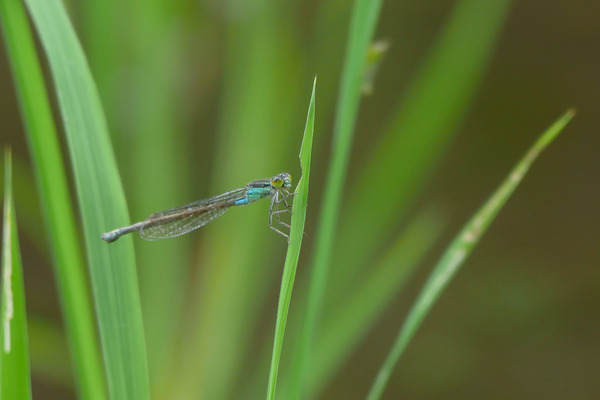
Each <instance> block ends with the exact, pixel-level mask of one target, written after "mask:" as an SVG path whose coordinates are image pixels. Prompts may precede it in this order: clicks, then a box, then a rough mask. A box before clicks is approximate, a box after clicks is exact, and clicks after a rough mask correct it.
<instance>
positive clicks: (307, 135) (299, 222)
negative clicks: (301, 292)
mask: <svg viewBox="0 0 600 400" xmlns="http://www.w3.org/2000/svg"><path fill="white" fill-rule="evenodd" d="M316 86H317V78H316V77H315V80H314V82H313V89H312V94H311V97H310V104H309V106H308V116H307V118H306V126H305V127H304V137H303V139H302V147H301V148H300V166H301V168H302V177H301V178H300V180H299V181H298V186H297V187H296V194H295V195H294V204H293V206H292V223H291V226H292V228H291V230H290V244H289V246H288V251H287V255H286V257H285V264H284V266H283V276H282V278H281V290H280V292H279V305H278V307H277V322H276V324H275V338H274V341H273V355H272V358H271V371H270V373H269V384H268V388H267V400H273V399H275V388H276V385H277V373H278V370H279V360H280V359H281V349H282V347H283V336H284V333H285V325H286V322H287V315H288V311H289V308H290V302H291V299H292V290H293V288H294V280H295V278H296V268H297V267H298V258H299V257H300V246H301V245H302V237H303V236H304V222H305V219H306V206H307V202H308V182H309V177H310V160H311V154H312V143H313V132H314V123H315V89H316Z"/></svg>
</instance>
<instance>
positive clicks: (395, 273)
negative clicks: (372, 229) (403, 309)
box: [306, 207, 446, 398]
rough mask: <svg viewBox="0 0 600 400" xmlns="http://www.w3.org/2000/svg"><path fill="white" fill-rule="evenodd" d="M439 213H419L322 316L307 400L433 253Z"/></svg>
mask: <svg viewBox="0 0 600 400" xmlns="http://www.w3.org/2000/svg"><path fill="white" fill-rule="evenodd" d="M439 214H440V213H439V211H437V210H436V209H433V208H431V207H427V208H425V209H423V210H421V211H420V212H418V213H417V214H416V215H415V217H414V218H413V220H412V221H410V223H409V224H408V226H407V227H406V229H405V230H404V231H403V232H402V234H401V235H400V236H399V237H398V238H397V239H396V241H395V243H394V245H393V246H391V248H390V249H388V250H387V252H386V253H385V254H384V255H383V256H382V257H381V259H380V260H379V262H374V263H373V264H372V272H371V274H369V276H368V277H366V278H365V280H364V281H363V282H362V283H361V285H360V286H359V287H358V288H357V289H356V290H354V291H353V293H352V296H348V297H347V298H344V299H343V300H342V301H341V302H340V304H337V305H333V306H332V307H328V308H327V310H326V311H324V312H323V318H322V328H321V329H320V332H321V333H320V334H319V337H318V338H317V339H316V340H315V348H314V349H313V350H312V357H311V359H312V360H313V362H312V363H311V365H312V366H311V369H310V371H309V372H308V377H307V382H306V391H307V393H308V397H309V398H314V397H315V395H316V393H318V392H319V391H320V390H321V389H322V388H323V386H324V385H325V384H326V383H327V382H328V381H329V380H330V379H331V377H332V376H333V375H334V373H335V372H336V371H337V370H338V369H339V368H340V367H341V366H342V365H343V362H344V361H345V360H346V359H347V358H348V357H349V356H350V354H351V352H352V351H353V350H355V349H356V347H357V346H358V345H359V344H360V343H361V340H362V339H364V337H365V336H366V334H367V332H368V331H369V330H370V329H371V328H372V326H373V325H374V324H375V323H376V322H377V321H378V320H379V319H380V317H381V315H382V314H383V312H384V311H385V309H386V308H387V307H388V306H389V304H390V302H391V301H392V300H393V299H394V297H395V296H396V295H397V294H398V292H399V291H400V289H401V288H402V286H403V285H404V283H405V282H406V281H407V280H408V278H409V277H410V276H411V275H412V273H413V271H414V270H415V269H416V267H417V266H418V265H419V263H420V261H421V259H422V258H423V257H424V256H425V255H427V253H428V252H429V251H430V250H431V248H432V247H433V245H434V244H435V242H436V241H437V239H438V238H439V236H440V234H441V233H442V231H443V229H444V228H445V226H446V224H445V223H444V221H443V218H442V217H441V216H440V215H439Z"/></svg>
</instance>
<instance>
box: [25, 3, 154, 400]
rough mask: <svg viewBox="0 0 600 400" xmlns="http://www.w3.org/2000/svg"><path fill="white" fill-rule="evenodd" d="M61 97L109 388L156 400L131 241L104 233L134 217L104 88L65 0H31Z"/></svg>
mask: <svg viewBox="0 0 600 400" xmlns="http://www.w3.org/2000/svg"><path fill="white" fill-rule="evenodd" d="M26 4H27V6H28V8H29V11H30V13H31V16H32V19H33V21H34V23H35V25H36V28H37V29H38V32H39V36H40V38H41V41H42V45H43V47H44V50H45V51H46V55H47V57H48V60H49V64H50V69H51V72H52V76H53V78H54V84H55V87H56V90H57V94H58V100H59V105H60V111H61V114H62V117H63V122H64V125H65V128H66V129H65V131H66V135H67V143H68V145H69V151H70V156H71V161H72V165H73V169H74V176H75V183H76V189H77V196H78V199H79V205H80V211H81V215H82V221H83V228H84V238H85V243H86V248H87V251H88V260H89V266H90V273H91V281H92V288H93V291H94V298H95V303H96V311H97V315H98V325H99V328H100V339H101V343H102V352H103V355H104V362H105V367H106V373H107V379H108V388H109V393H110V397H111V398H113V399H147V398H148V397H149V388H148V373H147V362H146V350H145V341H144V334H143V326H142V316H141V307H140V300H139V294H138V286H137V277H136V271H135V258H134V253H133V246H132V242H131V238H124V239H121V240H120V241H119V242H118V243H115V244H113V245H108V244H106V243H105V242H103V241H102V240H100V234H101V233H102V232H105V231H107V230H110V229H114V228H116V227H119V226H123V225H125V224H127V223H128V222H129V216H128V213H127V208H126V205H125V196H124V193H123V188H122V186H121V182H120V178H119V175H118V172H117V167H116V162H115V158H114V155H113V152H112V148H111V146H110V142H109V136H108V129H107V126H106V121H105V118H104V113H103V110H102V107H101V105H100V100H99V97H98V93H97V90H96V87H95V84H94V81H93V79H92V76H91V73H90V71H89V68H88V65H87V61H86V59H85V56H84V54H83V51H82V49H81V46H80V44H79V42H78V40H77V37H76V35H75V32H74V30H73V27H72V25H71V23H70V21H69V19H68V17H67V13H66V11H65V9H64V7H63V4H62V3H61V2H60V1H59V0H27V1H26Z"/></svg>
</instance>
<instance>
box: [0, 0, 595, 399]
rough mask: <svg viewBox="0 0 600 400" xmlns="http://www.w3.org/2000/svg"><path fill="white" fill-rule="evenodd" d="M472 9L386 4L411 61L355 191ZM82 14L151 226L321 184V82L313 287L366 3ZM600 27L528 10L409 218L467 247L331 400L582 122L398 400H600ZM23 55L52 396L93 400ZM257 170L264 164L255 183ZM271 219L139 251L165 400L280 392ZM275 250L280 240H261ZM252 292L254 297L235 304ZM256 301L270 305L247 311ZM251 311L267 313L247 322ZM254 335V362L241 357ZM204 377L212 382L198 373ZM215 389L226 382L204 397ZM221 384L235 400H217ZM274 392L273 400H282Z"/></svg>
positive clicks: (425, 333)
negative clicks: (238, 264)
mask: <svg viewBox="0 0 600 400" xmlns="http://www.w3.org/2000/svg"><path fill="white" fill-rule="evenodd" d="M456 3H457V2H455V1H448V0H437V1H416V0H407V1H396V2H384V3H383V9H382V13H381V16H380V20H379V24H378V28H377V33H376V38H381V39H386V40H388V41H389V43H390V47H389V50H388V52H387V54H386V55H385V56H384V58H383V61H382V63H381V66H380V69H379V71H378V74H377V77H376V80H375V90H374V93H373V94H372V95H370V96H368V97H365V98H363V100H362V104H361V108H360V113H359V119H358V121H357V126H356V134H355V141H354V146H353V150H352V155H351V162H350V169H349V174H348V178H347V184H348V186H351V185H352V184H353V180H354V179H356V177H357V175H358V171H359V170H360V168H361V167H362V166H363V165H364V163H365V161H366V160H367V157H366V156H367V154H370V152H369V151H370V149H372V148H374V146H375V144H376V143H378V142H379V139H380V137H381V135H383V134H384V131H385V130H384V129H383V128H384V126H385V125H386V123H387V121H388V120H389V119H390V118H391V116H392V115H391V114H392V112H393V111H394V110H395V107H394V106H395V105H396V104H397V103H398V102H399V101H400V100H401V99H402V96H403V94H404V93H406V91H407V89H408V88H410V86H411V84H412V82H413V80H414V77H415V75H416V74H417V73H418V71H419V69H420V68H421V67H422V65H423V63H424V60H425V58H426V56H427V54H428V53H429V52H430V51H431V49H432V47H433V46H434V43H435V42H436V41H437V40H439V35H440V33H441V32H443V27H444V23H445V21H446V20H447V19H448V18H449V15H450V14H451V12H452V8H453V6H454V5H455V4H456ZM68 6H69V10H70V15H71V18H72V21H73V23H74V25H75V27H76V30H77V32H78V33H79V36H80V39H81V40H82V43H83V47H84V49H85V52H86V54H87V55H88V57H89V61H90V66H91V68H92V71H93V73H94V77H95V79H96V83H97V85H98V88H99V91H100V94H101V97H102V100H103V104H104V107H105V112H106V116H107V120H108V123H109V126H110V129H111V135H112V138H113V145H114V149H115V153H116V156H117V160H118V164H119V168H120V171H121V175H122V178H123V182H124V187H125V192H126V194H127V199H128V203H129V208H130V214H131V216H132V219H133V220H139V219H143V218H145V217H146V216H147V215H149V214H150V213H152V212H154V211H157V210H160V209H163V208H168V207H171V206H175V205H179V204H183V203H186V202H188V201H191V200H194V199H197V198H202V197H207V196H210V195H213V194H217V193H220V192H222V191H224V190H228V189H232V188H235V187H238V186H241V185H243V184H245V183H246V182H248V181H250V180H252V179H256V178H261V177H264V176H268V175H272V174H274V173H277V172H280V171H284V170H288V171H290V172H291V173H292V174H293V175H299V172H300V171H299V167H298V162H297V153H298V150H299V146H300V140H301V139H300V138H301V132H302V129H303V127H304V120H305V116H306V107H307V104H308V99H309V96H310V89H311V83H312V78H313V76H314V75H315V74H318V86H317V120H316V132H315V144H314V152H313V169H312V175H311V180H312V182H311V185H312V189H311V193H310V199H309V213H308V221H307V228H306V231H307V233H308V236H307V237H306V239H305V245H304V247H303V254H302V256H301V264H300V268H299V271H298V274H299V275H298V281H299V282H300V285H301V284H302V282H305V281H306V280H307V278H308V274H309V272H310V270H309V268H308V266H309V262H308V261H309V259H310V255H311V254H312V249H313V243H312V241H311V239H312V238H314V232H315V227H316V224H317V220H318V217H319V214H318V210H319V204H320V200H321V198H322V195H321V193H322V190H323V186H324V180H325V176H326V171H327V168H328V166H329V159H330V158H329V154H330V152H331V150H332V149H331V143H332V129H333V117H334V112H335V98H336V95H337V90H338V85H339V80H340V73H341V72H340V68H341V65H342V60H343V55H344V49H345V45H346V40H347V30H348V24H349V19H350V13H351V9H352V2H350V1H333V0H330V1H323V2H318V1H304V2H275V1H267V0H264V1H233V0H232V1H216V0H215V1H187V0H181V1H175V2H173V1H164V0H160V1H159V0H155V1H150V2H148V1H146V2H142V1H131V2H125V3H124V2H111V1H91V0H82V1H77V0H74V1H70V2H69V3H68ZM598 16H600V3H597V2H593V1H581V0H580V1H577V0H576V1H568V2H567V1H561V0H521V1H513V2H512V3H511V6H510V7H509V10H508V13H507V15H506V17H505V20H504V23H503V25H502V28H501V30H500V34H499V37H498V40H497V43H496V44H495V46H494V49H493V51H492V53H491V57H490V59H489V60H488V61H487V67H486V68H485V73H484V75H483V77H482V79H481V81H480V82H479V83H478V84H477V90H476V93H475V95H474V97H473V99H472V101H471V102H470V105H469V107H468V108H467V110H466V111H465V112H464V114H463V115H462V119H461V122H460V123H459V124H457V126H456V128H455V129H454V132H455V136H454V138H453V140H452V141H451V142H450V144H449V145H448V146H446V148H445V151H444V153H443V157H442V158H441V160H440V161H439V162H437V165H436V166H435V168H434V169H433V173H432V175H431V176H430V177H424V178H423V179H424V186H423V187H424V190H423V192H422V193H420V194H419V196H418V198H417V199H416V201H415V203H414V204H411V205H410V210H411V211H409V213H412V212H414V210H416V209H417V208H418V206H419V205H425V204H436V205H438V206H439V207H440V208H441V209H442V210H443V215H444V221H447V224H448V225H447V228H446V229H445V230H444V233H443V235H442V237H441V238H440V239H439V240H438V242H437V245H436V246H435V248H434V249H433V250H431V251H430V252H429V254H428V255H427V257H426V258H425V259H424V260H423V262H422V263H420V269H419V270H418V271H417V272H416V273H415V274H414V275H413V277H412V278H411V279H410V281H409V282H408V283H407V285H406V286H405V290H403V291H402V292H401V293H399V294H398V295H397V296H396V297H395V299H394V300H393V302H392V303H391V304H389V306H387V307H386V311H385V312H384V314H383V315H382V317H381V318H379V319H378V322H377V323H376V324H375V325H374V327H373V328H372V329H371V330H370V331H369V334H368V335H366V336H365V337H364V338H363V339H362V340H361V342H360V346H359V347H358V348H357V349H356V351H354V352H353V353H352V355H351V356H350V357H349V358H348V359H347V360H346V361H345V362H344V364H343V366H342V367H341V368H340V369H339V370H338V371H337V372H336V373H335V375H334V378H333V379H332V380H331V382H329V383H328V384H327V385H326V386H325V387H324V388H323V390H322V391H321V393H320V396H319V398H322V399H359V398H363V397H364V395H365V393H366V392H367V390H368V388H369V387H370V385H371V383H372V380H373V378H374V375H375V372H376V371H377V370H378V368H379V366H380V364H381V362H382V360H383V359H384V357H385V355H386V354H387V352H388V351H389V348H390V346H391V343H392V341H393V339H394V337H395V335H396V333H397V331H398V328H399V327H400V325H401V322H402V321H403V318H404V317H405V314H406V312H407V310H408V308H409V307H410V305H411V304H412V300H413V299H414V297H415V295H416V294H417V293H418V290H419V288H420V287H421V285H422V283H423V281H424V279H425V278H426V276H427V274H428V272H429V270H430V268H431V266H432V265H433V263H434V262H435V261H436V260H437V258H438V257H439V255H440V253H441V252H442V251H443V249H444V248H445V246H446V245H447V244H448V243H449V241H450V240H451V239H452V237H453V236H454V234H455V233H456V232H457V231H458V229H460V227H461V225H462V224H463V223H464V222H465V221H466V220H467V219H468V218H469V216H470V215H471V214H472V213H473V212H474V211H475V210H476V209H477V207H478V206H479V205H480V204H481V203H482V202H483V201H484V200H485V199H486V198H487V196H488V195H489V194H491V192H492V191H493V190H494V188H495V187H496V186H497V185H498V184H499V182H500V181H501V180H502V179H503V177H504V176H505V175H506V174H507V173H508V171H509V170H510V168H511V167H512V166H513V164H514V163H515V162H516V161H517V160H518V158H519V157H520V156H521V155H522V154H523V153H524V152H525V151H526V149H527V148H528V146H529V145H530V144H531V143H532V142H533V141H534V140H535V138H536V137H537V135H539V134H540V133H541V132H542V131H543V130H544V129H545V128H546V127H547V126H548V125H549V124H550V123H551V122H552V121H554V120H555V119H556V118H557V117H558V116H559V115H560V114H562V113H563V112H564V111H565V110H566V109H567V108H569V107H575V108H576V109H577V112H578V113H577V116H576V117H575V119H574V120H573V121H572V123H571V124H570V125H569V126H568V127H567V128H566V130H565V132H564V133H563V134H562V135H561V136H559V138H558V140H556V142H555V143H554V144H553V145H552V146H551V147H550V148H549V149H548V150H547V151H546V152H545V153H544V154H543V155H542V157H541V158H540V160H539V161H538V162H537V163H536V164H535V165H534V167H533V168H532V170H531V172H530V173H529V175H528V176H527V177H526V179H525V181H524V182H523V184H522V185H521V187H520V188H519V189H518V190H517V191H516V193H515V194H514V195H513V197H512V198H511V199H510V200H509V202H508V203H507V205H506V206H505V208H504V209H503V211H502V212H501V213H500V215H499V216H498V217H497V219H496V221H495V222H494V223H493V225H492V227H491V229H490V230H489V232H488V233H487V234H486V236H485V237H484V239H483V240H482V242H481V243H480V244H479V245H478V247H477V248H476V250H475V252H474V253H473V254H472V256H471V257H470V259H469V260H468V261H467V263H466V265H465V267H464V269H463V270H462V271H461V272H460V273H459V275H458V276H457V277H456V279H455V280H454V281H453V282H452V284H451V285H450V286H449V288H448V290H447V291H446V293H445V294H444V295H443V296H442V298H441V300H440V301H439V303H438V304H437V305H436V306H435V308H434V310H433V312H432V313H431V315H430V316H429V317H428V319H427V320H426V322H425V324H424V325H423V327H422V329H421V330H420V331H419V332H418V334H417V336H416V337H415V340H414V341H413V342H412V343H411V345H410V346H409V349H408V351H407V352H406V354H405V355H404V356H403V358H402V359H401V361H400V364H399V366H398V367H397V368H396V370H395V372H394V375H393V378H392V380H391V381H390V384H389V387H388V390H387V391H386V394H385V396H384V398H386V399H396V398H411V399H434V398H435V399H437V398H463V399H480V398H487V399H506V398H544V399H564V398H570V399H589V398H595V397H596V396H597V395H598V393H600V379H598V376H599V373H600V307H599V304H600V290H599V289H598V288H599V284H600V268H599V267H600V250H599V248H598V245H597V242H598V238H599V237H600V236H599V234H600V228H599V227H598V226H599V225H600V210H599V207H598V205H599V204H600V184H599V183H600V182H599V180H598V173H599V172H600V158H599V157H598V149H599V148H600V138H599V135H598V122H599V121H598V115H599V111H598V110H599V109H600V75H599V74H598V71H600V51H599V47H598V44H599V43H600V24H598ZM1 54H2V57H0V96H1V97H0V102H1V103H0V104H1V105H2V106H1V107H0V113H1V121H2V134H1V135H2V144H3V145H6V144H8V145H10V146H12V147H13V150H14V153H15V155H14V158H15V163H16V166H15V169H16V171H15V173H16V178H15V179H16V182H15V184H16V204H17V213H18V218H19V222H20V236H21V244H22V249H23V261H24V268H25V271H24V273H25V284H26V294H27V310H28V314H29V317H30V319H31V321H30V336H31V337H30V341H31V353H32V365H33V379H34V382H33V383H34V387H33V390H34V397H35V398H36V399H69V398H75V394H74V389H73V383H72V381H71V379H72V378H71V377H70V372H69V368H70V366H69V365H68V355H67V350H66V344H65V341H64V337H63V336H62V327H61V326H62V325H61V324H62V323H61V316H60V308H59V303H58V298H57V292H56V285H55V283H54V280H53V274H52V267H51V264H50V256H49V252H48V249H47V248H46V244H45V238H44V231H43V229H40V221H41V220H42V219H41V216H40V211H39V206H38V204H37V195H36V189H35V184H34V180H33V178H32V172H31V168H30V161H29V156H28V151H27V145H26V142H25V139H24V133H23V126H22V124H21V120H20V116H19V110H18V105H17V102H16V97H15V93H14V89H13V86H12V83H11V74H10V70H9V68H8V64H7V62H6V57H5V52H4V49H3V48H2V52H1ZM48 81H49V82H50V81H51V80H50V79H49V80H48ZM50 87H51V85H50ZM257 92H258V93H260V94H261V95H260V96H255V93H257ZM57 116H58V114H57ZM431 118H436V115H431ZM57 120H58V118H57ZM230 132H238V133H239V132H242V133H243V134H241V135H240V134H238V135H237V136H235V135H229V134H228V133H230ZM231 138H236V139H235V141H234V140H233V139H231ZM265 141H268V143H269V145H268V146H267V145H266V144H265ZM273 144H275V145H273ZM65 149H66V147H65ZM241 152H244V153H245V154H246V155H247V154H248V153H249V154H251V155H252V157H251V158H252V159H255V160H256V162H252V163H247V162H246V163H245V164H241V165H240V163H238V162H236V160H237V159H246V158H244V157H242V156H240V154H241ZM66 156H67V153H66V151H65V157H66ZM66 159H68V158H66ZM394 177H395V175H394V171H390V173H389V185H395V184H397V182H396V181H395V180H394ZM373 196H375V197H376V196H378V193H373ZM266 207H267V205H261V206H256V207H254V208H253V209H244V210H233V211H232V212H230V213H228V214H226V216H224V217H223V219H224V221H223V224H222V225H219V226H214V227H213V226H208V227H206V228H205V229H204V228H203V229H202V230H201V231H198V232H195V233H193V234H191V235H188V236H187V237H183V238H180V239H176V240H173V241H169V242H164V243H163V242H155V243H146V242H143V243H142V241H141V240H138V239H137V238H136V239H135V245H136V255H137V260H138V268H139V271H138V273H139V276H140V291H141V296H142V305H143V311H144V320H145V324H146V335H147V342H148V352H149V358H150V376H151V383H152V387H153V391H154V397H155V398H165V399H170V398H211V399H219V398H244V396H242V395H241V394H240V393H245V395H246V398H252V396H250V395H249V394H248V393H250V392H249V391H248V392H246V389H245V388H246V387H247V386H246V385H247V384H248V381H249V380H252V379H253V378H254V377H255V376H256V375H257V374H259V375H260V371H261V368H262V364H261V363H262V362H263V360H261V356H260V351H259V350H258V349H259V348H260V347H261V346H263V345H264V344H265V343H268V342H269V341H270V340H272V332H273V327H274V317H275V310H276V305H277V294H278V285H279V278H280V276H279V271H280V268H281V265H282V263H283V256H284V251H285V246H284V243H283V242H282V240H281V238H279V237H276V236H277V235H271V233H270V232H269V230H268V228H267V227H266V222H265V221H264V219H266V217H265V215H266ZM365 207H368V205H365ZM398 207H403V205H399V206H398ZM341 218H342V219H348V218H352V215H347V214H344V213H342V214H341ZM390 218H393V216H390ZM219 224H221V221H219ZM111 228H112V227H111ZM257 230H260V232H258V233H256V236H257V237H258V238H253V239H252V240H247V238H248V235H254V234H255V233H254V232H256V231H257ZM365 234H368V233H367V232H365ZM272 236H275V237H272ZM244 246H247V247H252V248H253V251H254V253H253V254H259V255H260V260H257V261H256V262H257V263H259V264H268V266H267V267H265V268H263V269H259V270H258V271H257V270H253V269H245V270H243V271H238V270H233V271H232V270H230V268H229V262H228V260H230V259H231V258H233V259H235V254H233V255H231V254H229V253H236V252H240V253H241V254H244V253H243V251H244V248H245V247H244ZM257 246H260V249H259V251H255V250H256V249H254V248H255V247H257ZM246 250H248V249H246ZM302 266H306V267H305V268H303V267H302ZM165 270H168V272H165ZM232 274H236V279H238V281H237V282H239V286H234V287H228V286H227V285H228V283H231V281H230V280H229V279H230V278H231V275H232ZM249 281H250V282H253V284H252V285H248V286H247V287H248V288H252V289H247V290H246V291H244V289H243V287H246V286H244V284H245V283H247V282H249ZM257 284H258V287H260V288H261V289H260V290H259V291H257V290H256V289H255V288H256V287H257ZM232 293H233V294H232ZM161 294H163V295H162V296H161ZM210 301H214V302H215V303H214V304H213V303H210ZM240 302H246V303H252V304H254V306H253V308H252V310H251V311H244V310H243V309H240V308H235V304H239V303H240ZM215 304H217V305H219V306H218V307H214V305H215ZM223 310H229V311H231V310H237V311H232V312H234V313H235V312H238V313H239V315H236V319H235V322H231V321H226V322H224V321H223V320H222V319H220V318H219V315H220V314H221V313H223V312H224V311H223ZM292 312H293V310H292ZM240 331H244V332H246V334H245V335H244V341H243V343H238V342H232V341H233V340H235V338H238V337H239V336H236V334H237V333H239V332H240ZM191 343H195V344H194V345H191ZM232 343H233V344H232ZM223 347H227V348H228V349H230V351H231V352H232V355H231V356H229V357H224V358H225V361H223V360H221V362H222V363H223V365H213V364H212V362H213V359H212V358H211V357H212V356H211V355H214V353H215V352H219V351H221V350H222V348H223ZM197 359H205V360H206V361H204V362H200V363H199V365H200V367H198V368H195V367H193V366H194V365H196V364H194V360H197ZM203 371H204V372H206V371H209V372H210V371H212V374H213V375H210V373H208V375H207V377H204V378H203ZM222 371H232V372H228V374H225V373H223V372H222ZM266 371H268V369H266V370H265V373H264V374H263V376H265V377H266ZM206 382H212V383H214V382H217V383H218V384H215V385H216V386H217V387H218V386H219V384H220V385H221V386H223V387H226V388H228V389H227V390H224V391H223V390H222V391H219V390H217V389H215V391H211V390H204V389H203V388H201V387H202V386H205V385H206ZM265 383H266V381H265ZM208 385H209V386H210V384H208ZM259 386H260V384H259ZM259 389H260V387H259ZM215 393H217V394H215ZM258 393H259V395H258V396H257V398H261V397H262V396H263V393H264V390H263V391H262V392H261V391H259V392H258ZM188 395H189V397H187V396H188Z"/></svg>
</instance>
